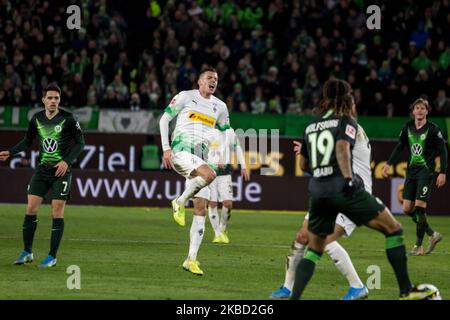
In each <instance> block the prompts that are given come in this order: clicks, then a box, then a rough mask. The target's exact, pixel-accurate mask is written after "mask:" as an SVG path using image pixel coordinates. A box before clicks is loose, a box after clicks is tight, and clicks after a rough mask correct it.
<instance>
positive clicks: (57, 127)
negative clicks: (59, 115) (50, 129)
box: [55, 124, 62, 133]
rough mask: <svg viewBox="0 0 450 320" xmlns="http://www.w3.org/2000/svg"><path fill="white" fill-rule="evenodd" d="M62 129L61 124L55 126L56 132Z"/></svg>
mask: <svg viewBox="0 0 450 320" xmlns="http://www.w3.org/2000/svg"><path fill="white" fill-rule="evenodd" d="M61 130H62V128H61V126H60V125H59V124H58V125H56V126H55V132H56V133H60V132H61Z"/></svg>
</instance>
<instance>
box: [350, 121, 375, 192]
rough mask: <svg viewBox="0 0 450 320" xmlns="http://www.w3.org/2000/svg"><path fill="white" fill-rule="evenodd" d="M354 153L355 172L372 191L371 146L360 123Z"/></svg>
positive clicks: (366, 187)
mask: <svg viewBox="0 0 450 320" xmlns="http://www.w3.org/2000/svg"><path fill="white" fill-rule="evenodd" d="M352 155H353V172H354V173H356V174H358V175H359V176H360V177H361V178H362V179H363V181H364V188H365V189H366V191H367V192H368V193H372V171H371V170H370V161H371V147H370V142H369V138H368V137H367V135H366V132H365V131H364V129H363V128H362V127H361V126H360V125H359V124H358V130H357V134H356V139H355V145H354V146H353V151H352Z"/></svg>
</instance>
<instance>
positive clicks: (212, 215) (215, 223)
mask: <svg viewBox="0 0 450 320" xmlns="http://www.w3.org/2000/svg"><path fill="white" fill-rule="evenodd" d="M208 215H209V221H210V222H211V226H212V227H213V230H214V234H215V236H216V237H217V236H219V235H220V233H221V229H220V219H219V214H218V213H217V207H214V208H211V207H209V208H208Z"/></svg>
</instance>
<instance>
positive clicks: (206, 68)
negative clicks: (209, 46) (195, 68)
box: [198, 66, 217, 78]
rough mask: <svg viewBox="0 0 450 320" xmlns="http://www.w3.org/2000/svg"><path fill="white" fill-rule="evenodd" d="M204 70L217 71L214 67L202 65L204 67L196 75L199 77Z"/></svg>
mask: <svg viewBox="0 0 450 320" xmlns="http://www.w3.org/2000/svg"><path fill="white" fill-rule="evenodd" d="M205 72H215V73H217V70H216V69H214V68H213V67H211V66H207V67H204V68H203V69H202V70H201V71H200V74H199V75H198V77H199V78H200V77H201V76H202V75H203V74H204V73H205Z"/></svg>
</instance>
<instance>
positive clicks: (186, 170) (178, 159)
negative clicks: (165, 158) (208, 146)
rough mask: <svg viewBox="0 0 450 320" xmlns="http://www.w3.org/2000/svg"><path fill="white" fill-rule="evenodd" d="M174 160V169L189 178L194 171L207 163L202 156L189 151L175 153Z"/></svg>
mask: <svg viewBox="0 0 450 320" xmlns="http://www.w3.org/2000/svg"><path fill="white" fill-rule="evenodd" d="M172 162H173V169H174V170H175V171H176V172H177V173H178V174H180V175H182V176H183V177H185V178H188V177H189V176H190V175H191V173H192V171H194V170H195V169H197V168H198V167H200V166H202V165H204V164H206V162H205V161H203V160H202V159H201V158H200V157H197V156H196V155H194V154H192V153H190V152H187V151H180V152H177V153H175V154H174V155H173V157H172Z"/></svg>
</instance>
